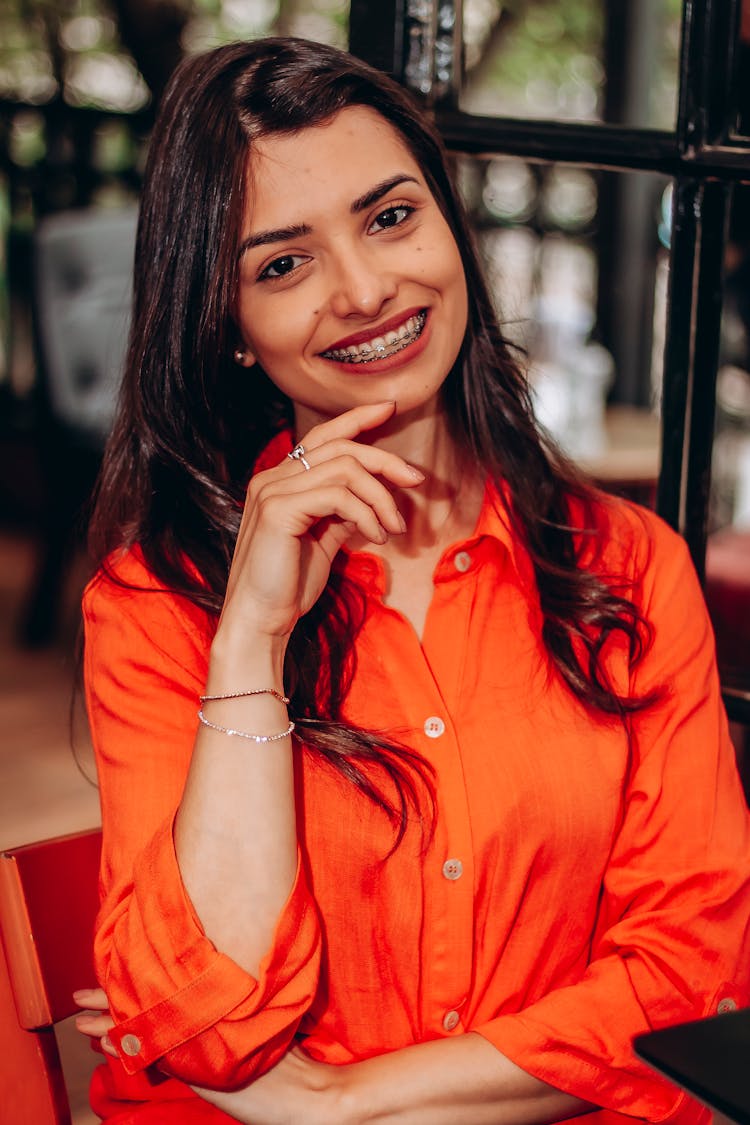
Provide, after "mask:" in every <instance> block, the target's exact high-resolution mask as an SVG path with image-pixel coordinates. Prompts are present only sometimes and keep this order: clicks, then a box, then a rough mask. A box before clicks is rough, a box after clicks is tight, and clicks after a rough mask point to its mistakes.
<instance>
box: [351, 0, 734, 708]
mask: <svg viewBox="0 0 750 1125" xmlns="http://www.w3.org/2000/svg"><path fill="white" fill-rule="evenodd" d="M622 2H624V3H627V2H628V0H622ZM438 8H439V10H440V19H441V23H442V25H443V27H444V28H450V27H451V26H452V27H453V28H454V32H453V34H454V37H455V38H454V51H453V55H454V60H456V61H455V65H454V68H453V72H452V75H451V77H450V80H449V81H448V82H447V83H446V82H445V80H444V78H442V80H441V79H437V78H436V79H435V80H434V81H433V83H432V89H431V90H427V91H423V96H424V97H425V100H426V101H428V102H431V103H432V108H433V110H434V114H435V119H436V122H437V125H438V127H439V129H440V132H441V134H442V136H443V138H444V140H445V142H446V145H447V147H448V149H449V151H451V152H454V153H456V154H466V155H472V156H477V155H482V156H495V155H501V154H502V155H512V156H518V157H523V158H525V159H527V160H530V161H545V162H548V161H549V162H552V161H559V162H563V163H566V164H570V165H578V166H580V167H585V168H589V169H594V170H600V169H601V170H605V171H617V172H629V171H630V172H632V171H652V172H659V173H662V174H663V175H665V176H668V177H669V178H670V179H671V180H672V182H673V185H674V190H673V198H672V237H671V245H670V262H669V287H668V295H667V312H666V335H665V350H664V367H663V388H662V402H661V426H662V451H661V468H660V473H659V481H658V487H657V498H656V508H657V511H658V512H659V514H660V515H661V516H662V517H663V518H664V519H665V520H666V521H667V522H668V523H669V524H670V525H671V526H672V527H674V528H675V529H676V530H677V531H678V532H679V533H680V534H681V535H682V536H683V537H684V538H685V540H686V542H687V544H688V547H689V550H690V553H691V555H692V558H693V562H694V564H695V566H696V569H697V571H698V574H699V575H700V577H701V578H702V579H703V578H704V577H705V553H706V539H707V534H708V504H709V489H710V480H711V453H712V446H713V437H714V421H715V409H716V377H717V371H718V361H719V333H720V325H721V314H722V284H723V262H724V251H725V243H726V237H727V225H728V218H729V212H730V207H731V203H732V191H733V187H734V185H735V184H736V183H737V182H745V183H750V137H744V136H739V135H737V134H736V132H735V124H736V114H737V81H738V76H737V67H736V58H737V50H738V43H739V21H740V8H741V0H683V11H682V29H681V46H680V59H679V92H678V108H677V120H676V124H675V128H674V129H673V130H671V131H668V130H654V129H648V128H628V127H621V126H612V125H606V124H575V123H566V122H561V121H539V120H528V119H519V118H513V117H479V116H476V115H472V114H470V113H466V112H463V111H462V110H460V109H459V107H458V88H459V81H460V64H459V62H458V61H457V60H459V59H460V49H461V44H460V38H459V37H460V31H456V30H455V29H460V27H461V14H462V12H461V8H462V5H461V0H455V2H453V3H450V2H447V0H439V4H433V9H434V12H433V17H432V18H433V21H434V24H435V26H433V28H432V29H431V30H432V35H433V40H434V34H435V31H436V25H437V18H438V15H437V12H438ZM411 10H412V9H411V8H410V6H409V0H380V2H379V3H378V5H377V8H376V6H375V5H373V4H371V3H370V2H369V0H352V3H351V12H350V50H351V51H352V52H353V53H354V54H356V55H358V56H359V57H361V58H364V59H366V60H367V61H368V62H370V63H372V64H374V65H375V66H378V67H379V68H380V69H382V70H385V71H387V72H388V73H390V74H392V75H393V76H394V77H395V78H396V79H397V80H399V81H401V82H403V83H404V84H405V85H409V84H410V83H409V82H408V81H407V79H406V67H407V63H408V58H407V55H408V47H407V45H408V42H409V35H410V34H411V35H412V36H413V34H414V27H413V26H412V25H413V22H414V21H413V20H412V19H411V17H410V11H411ZM428 30H429V29H428ZM428 39H429V36H428ZM443 46H444V50H443V58H445V45H443ZM433 75H435V69H434V68H433ZM676 596H679V594H677V595H676ZM723 695H724V701H725V703H726V706H727V712H728V714H729V717H730V718H731V719H734V720H736V721H738V722H742V723H750V691H749V690H747V685H742V686H741V687H736V686H734V685H731V686H730V685H724V689H723Z"/></svg>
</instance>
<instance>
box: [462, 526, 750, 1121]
mask: <svg viewBox="0 0 750 1125" xmlns="http://www.w3.org/2000/svg"><path fill="white" fill-rule="evenodd" d="M651 537H652V541H651V551H650V552H649V553H650V559H649V562H648V565H647V566H646V567H645V569H644V571H643V577H642V579H641V583H640V590H639V597H640V598H641V599H642V605H643V609H644V611H645V614H646V616H647V617H648V618H649V620H650V621H651V623H652V626H653V643H652V646H651V648H650V650H649V652H648V654H647V656H646V657H645V659H644V660H643V661H642V662H641V663H640V664H639V665H638V666H637V668H636V671H635V672H634V673H633V677H632V682H631V688H632V690H633V691H634V692H635V693H647V692H649V691H651V690H652V689H654V688H657V689H661V690H662V695H661V698H660V699H659V701H658V702H657V703H655V704H654V705H653V706H651V707H649V708H648V709H646V710H645V711H643V712H640V713H639V714H637V715H636V716H635V717H634V718H633V719H632V722H631V737H630V743H631V762H630V771H629V776H628V777H627V779H626V785H625V791H624V799H623V809H624V812H623V817H622V823H621V825H620V827H619V830H618V832H617V835H616V838H615V843H614V847H613V849H612V852H611V855H610V859H609V863H608V866H607V870H606V873H605V877H604V880H603V884H602V889H601V901H600V910H599V915H598V920H597V926H596V930H595V932H594V935H593V941H592V946H591V956H590V960H589V964H588V968H587V970H586V971H585V973H584V974H583V976H582V977H581V979H580V980H579V981H577V982H574V983H572V984H570V985H569V986H567V987H564V988H560V989H556V990H554V991H552V992H550V993H549V994H547V995H546V996H544V997H542V998H541V999H539V1000H538V1001H537V1002H536V1003H534V1004H531V1005H530V1006H529V1007H527V1008H526V1009H524V1010H523V1011H522V1012H520V1013H518V1014H513V1015H501V1016H499V1017H498V1018H497V1019H494V1020H491V1021H489V1022H487V1023H486V1024H484V1025H483V1026H481V1027H479V1028H476V1029H475V1030H477V1031H479V1032H480V1033H481V1034H482V1035H484V1036H485V1037H486V1038H487V1039H489V1040H490V1041H491V1042H492V1043H493V1044H494V1045H495V1046H496V1047H497V1048H498V1049H499V1050H500V1051H502V1052H503V1053H504V1054H506V1055H507V1056H508V1057H510V1058H511V1059H512V1060H513V1061H514V1062H516V1063H517V1064H518V1065H519V1066H521V1067H523V1068H524V1069H526V1070H528V1071H529V1072H531V1073H533V1074H535V1075H536V1076H537V1077H539V1078H541V1079H543V1080H545V1081H547V1082H549V1083H551V1084H552V1085H555V1086H558V1087H560V1088H562V1089H565V1090H568V1091H570V1092H572V1093H574V1094H576V1095H578V1096H579V1097H583V1098H586V1099H588V1100H590V1101H592V1102H594V1103H595V1104H597V1105H600V1106H604V1107H606V1108H608V1109H614V1110H622V1111H624V1112H627V1113H629V1114H632V1115H634V1116H639V1117H644V1118H647V1119H648V1120H652V1121H660V1120H664V1119H665V1118H667V1117H669V1116H670V1115H672V1114H675V1113H677V1112H678V1111H679V1110H680V1109H682V1111H683V1112H685V1108H686V1107H685V1104H684V1098H683V1096H682V1095H680V1093H679V1092H678V1090H677V1089H676V1087H674V1086H672V1084H670V1083H667V1082H666V1081H663V1080H661V1079H659V1078H657V1077H656V1075H655V1074H654V1073H653V1072H652V1071H651V1070H650V1068H648V1067H647V1066H645V1064H643V1063H641V1062H640V1061H639V1060H638V1059H636V1057H635V1055H634V1054H633V1051H632V1048H631V1041H632V1038H633V1036H635V1035H637V1034H640V1033H642V1032H645V1031H648V1030H650V1029H652V1028H656V1027H660V1026H665V1025H667V1024H672V1023H677V1022H680V1021H683V1020H690V1019H697V1018H700V1017H703V1016H707V1015H712V1014H715V1013H717V1012H721V1011H724V1010H731V1009H732V1008H734V1007H736V1006H744V1005H747V1004H748V1003H750V937H749V931H750V831H749V827H748V811H747V807H746V803H745V800H744V795H743V793H742V789H741V786H740V784H739V780H738V777H737V770H736V765H735V760H734V751H733V748H732V745H731V742H730V740H729V735H728V729H727V722H726V716H725V713H724V709H723V705H722V702H721V696H720V689H719V682H718V676H717V672H716V666H715V657H714V643H713V635H712V630H711V626H710V622H709V620H708V617H707V613H706V610H705V606H704V603H703V598H702V594H701V591H700V588H699V585H698V581H697V578H696V576H695V573H694V571H693V568H692V564H691V562H690V559H689V556H688V554H687V551H686V549H685V546H684V544H683V542H682V540H681V539H679V538H678V537H677V536H676V535H674V534H673V533H672V532H670V531H669V530H668V529H667V528H666V527H665V526H664V525H662V524H661V523H660V522H659V521H656V520H653V524H652V530H651ZM691 1112H692V1111H691ZM687 1117H688V1118H689V1117H690V1112H688V1113H687Z"/></svg>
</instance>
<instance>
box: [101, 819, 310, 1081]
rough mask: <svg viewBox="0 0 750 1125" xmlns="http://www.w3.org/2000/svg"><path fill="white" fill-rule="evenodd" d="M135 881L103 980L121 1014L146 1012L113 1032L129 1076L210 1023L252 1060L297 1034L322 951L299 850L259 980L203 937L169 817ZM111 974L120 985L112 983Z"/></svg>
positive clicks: (137, 872)
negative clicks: (284, 1037) (277, 1040)
mask: <svg viewBox="0 0 750 1125" xmlns="http://www.w3.org/2000/svg"><path fill="white" fill-rule="evenodd" d="M135 884H136V888H137V889H136V891H135V892H134V894H133V900H131V904H130V911H129V912H128V918H127V926H126V930H125V932H124V933H119V932H118V934H117V939H116V941H115V942H114V948H113V950H112V952H111V955H110V959H109V967H108V971H107V975H106V976H107V979H106V981H105V991H106V992H107V995H108V998H109V1000H110V1003H111V1004H112V1006H113V1011H114V1012H120V1011H121V1012H122V1013H123V1015H125V1013H126V1012H127V1010H128V1009H129V1010H130V1011H132V1010H133V1007H138V1008H139V1009H140V1010H139V1011H138V1013H137V1014H136V1015H134V1016H132V1017H129V1018H124V1019H122V1020H121V1021H118V1022H117V1025H116V1027H114V1028H113V1029H112V1031H111V1032H110V1039H111V1040H112V1042H113V1044H114V1045H115V1047H116V1049H117V1050H118V1053H119V1055H120V1058H121V1060H122V1063H123V1066H124V1068H125V1070H126V1071H127V1072H128V1073H130V1074H134V1073H136V1072H137V1071H140V1070H142V1069H143V1068H145V1067H147V1066H149V1065H151V1064H152V1063H154V1062H155V1061H156V1060H157V1059H161V1058H163V1056H165V1055H167V1054H168V1053H169V1052H170V1051H173V1050H174V1049H175V1048H178V1047H182V1045H183V1044H185V1043H187V1041H188V1040H192V1039H195V1038H196V1037H198V1036H200V1035H201V1033H203V1032H206V1031H208V1030H209V1029H215V1030H216V1031H218V1032H219V1033H220V1035H221V1037H222V1039H225V1040H226V1041H227V1042H226V1047H227V1048H229V1050H228V1053H229V1054H230V1055H231V1054H234V1053H235V1051H234V1050H233V1049H232V1048H231V1045H230V1041H231V1040H233V1039H236V1043H237V1052H238V1053H241V1054H242V1055H244V1056H245V1057H247V1056H249V1055H250V1054H252V1053H253V1051H257V1050H258V1049H260V1048H261V1047H262V1046H263V1045H264V1044H265V1043H267V1042H270V1041H271V1040H273V1039H275V1038H277V1037H278V1036H279V1035H280V1034H282V1033H283V1032H284V1031H285V1029H289V1036H290V1038H291V1036H292V1035H293V1034H294V1030H295V1029H296V1026H297V1024H298V1022H299V1020H300V1019H301V1017H302V1015H303V1014H304V1012H305V1011H306V1010H307V1008H308V1007H309V1005H310V1003H311V1001H312V998H313V996H314V994H315V990H316V987H317V982H318V971H319V955H320V930H319V925H318V918H317V913H316V911H315V907H314V905H313V903H312V899H311V896H310V893H309V890H308V888H307V883H306V880H305V877H304V872H303V868H302V865H301V862H300V857H299V854H298V859H297V872H296V875H295V880H294V884H293V886H292V889H291V891H290V894H289V897H288V899H287V902H286V904H285V906H284V908H283V910H282V912H281V915H280V917H279V921H278V924H277V927H276V931H275V933H274V937H273V941H272V944H271V948H270V949H269V952H268V953H267V954H266V956H265V957H264V959H263V961H262V962H261V965H260V968H259V973H258V977H257V978H256V977H254V976H253V975H252V974H250V973H248V972H246V971H245V970H244V969H243V968H241V967H240V966H239V965H238V964H237V963H236V962H235V961H234V960H232V958H230V957H228V956H227V955H226V954H223V953H220V952H219V951H218V950H217V949H216V948H215V946H214V945H213V944H212V942H211V941H209V939H208V938H207V937H206V936H205V934H204V932H203V929H202V927H201V924H200V921H199V919H198V917H197V915H196V914H195V911H194V909H193V906H192V904H191V902H190V899H189V897H188V895H187V892H186V891H185V888H184V885H183V883H182V879H181V875H180V871H179V867H178V865H177V858H176V855H175V850H174V842H173V838H172V823H171V821H170V822H169V823H168V824H166V825H165V826H163V828H162V829H160V831H159V832H158V833H157V834H156V836H155V837H154V839H153V840H152V843H151V844H150V846H149V847H148V848H147V849H146V851H145V852H144V854H143V855H142V857H141V858H140V859H139V861H138V863H137V864H136V871H135ZM140 888H147V890H145V891H142V890H140ZM136 931H137V932H136ZM138 939H140V940H138ZM118 946H119V947H120V948H123V949H124V950H125V953H124V954H123V955H119V954H118V953H117V947H118ZM165 950H166V951H168V954H167V956H165V954H164V951H165ZM113 979H114V980H116V981H117V982H118V985H119V987H114V986H110V984H109V981H110V980H113ZM110 989H111V992H110ZM223 1021H225V1023H226V1027H225V1028H224V1029H222V1027H221V1025H222V1023H223ZM250 1021H254V1024H255V1029H254V1030H253V1026H252V1025H251V1022H250ZM240 1024H241V1025H242V1026H241V1027H240V1026H239V1025H240ZM233 1029H235V1031H234V1035H232V1030H233ZM222 1031H224V1032H225V1034H222ZM240 1044H241V1047H240ZM182 1053H183V1052H181V1054H182ZM197 1053H198V1054H200V1053H201V1052H200V1050H199V1051H198V1052H197ZM221 1053H222V1054H224V1053H225V1051H224V1050H222V1052H221Z"/></svg>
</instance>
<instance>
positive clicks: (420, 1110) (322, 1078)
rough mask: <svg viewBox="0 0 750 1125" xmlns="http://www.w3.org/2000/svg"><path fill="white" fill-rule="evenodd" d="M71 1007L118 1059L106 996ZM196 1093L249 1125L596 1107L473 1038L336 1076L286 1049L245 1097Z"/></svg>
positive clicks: (527, 1115) (417, 1122) (485, 1118)
mask: <svg viewBox="0 0 750 1125" xmlns="http://www.w3.org/2000/svg"><path fill="white" fill-rule="evenodd" d="M74 998H75V1000H76V1002H77V1003H79V1004H80V1005H81V1006H82V1007H89V1008H92V1009H94V1011H89V1012H86V1013H84V1014H82V1015H80V1016H78V1017H77V1020H76V1023H77V1025H78V1028H79V1030H80V1031H82V1032H83V1033H84V1034H86V1035H91V1036H94V1037H96V1038H99V1039H100V1042H101V1046H102V1050H104V1051H105V1052H107V1053H109V1054H114V1055H115V1057H116V1052H115V1051H114V1049H113V1048H112V1046H111V1044H110V1042H109V1038H108V1032H109V1030H110V1029H111V1026H112V1021H111V1019H110V1017H109V1014H108V1013H107V1012H105V1011H104V1009H105V1008H106V1005H107V998H106V996H105V995H104V993H103V992H102V991H101V990H82V991H81V992H79V993H76V994H75V997H74ZM100 1012H103V1014H98V1013H100ZM196 1092H197V1093H198V1094H200V1095H201V1096H202V1097H203V1098H204V1099H205V1100H206V1101H209V1102H211V1104H212V1105H215V1106H217V1107H218V1108H219V1109H222V1110H224V1112H225V1113H228V1114H229V1115H230V1116H232V1117H234V1118H235V1120H238V1121H241V1122H247V1125H283V1123H284V1122H287V1121H289V1120H294V1121H298V1120H304V1121H305V1122H306V1123H307V1125H317V1123H318V1122H319V1123H320V1125H330V1122H332V1121H335V1122H336V1123H337V1125H377V1123H383V1125H385V1123H387V1122H393V1123H394V1125H395V1123H397V1122H398V1123H401V1125H455V1122H456V1121H461V1122H462V1123H464V1125H484V1123H485V1122H486V1123H487V1125H502V1123H503V1122H504V1121H506V1120H507V1121H508V1122H512V1125H542V1123H546V1122H551V1121H559V1120H562V1119H563V1118H565V1117H569V1116H571V1115H572V1114H579V1113H585V1112H588V1111H589V1110H591V1109H592V1108H594V1107H592V1106H590V1105H587V1104H586V1103H585V1102H581V1101H580V1100H579V1099H576V1098H572V1097H570V1095H568V1094H563V1093H562V1092H561V1091H560V1090H556V1089H554V1088H553V1087H551V1086H548V1085H546V1084H545V1083H544V1082H540V1081H539V1080H538V1079H536V1078H533V1077H531V1075H529V1074H526V1073H525V1072H524V1071H522V1070H520V1069H519V1068H518V1067H516V1066H514V1064H513V1063H511V1062H510V1061H509V1060H508V1059H505V1058H503V1056H501V1055H500V1054H499V1053H498V1052H497V1051H496V1050H495V1049H494V1048H493V1047H491V1046H490V1045H489V1043H487V1042H486V1040H484V1039H482V1038H481V1036H478V1035H475V1034H474V1033H472V1032H469V1033H468V1034H466V1035H462V1036H460V1037H459V1038H456V1039H444V1040H435V1041H433V1042H431V1043H422V1044H419V1045H417V1046H414V1047H407V1048H404V1049H403V1050H400V1051H394V1052H392V1053H390V1054H386V1055H381V1056H379V1057H377V1058H372V1059H368V1060H367V1061H365V1062H361V1063H353V1064H351V1065H349V1066H339V1067H336V1066H327V1065H325V1064H322V1063H317V1062H315V1061H313V1060H312V1059H311V1058H310V1057H309V1056H308V1055H306V1054H305V1053H304V1051H302V1050H301V1049H300V1048H293V1049H292V1050H291V1051H289V1052H288V1053H287V1054H286V1055H285V1056H284V1058H283V1059H282V1060H281V1062H279V1063H278V1064H277V1066H276V1067H274V1068H273V1069H272V1070H271V1071H269V1072H267V1073H266V1074H265V1075H263V1076H262V1077H261V1078H259V1079H257V1080H256V1081H255V1082H253V1083H252V1084H251V1085H249V1086H248V1087H246V1088H245V1089H243V1090H237V1091H233V1092H230V1093H225V1092H219V1091H216V1090H207V1089H198V1088H196Z"/></svg>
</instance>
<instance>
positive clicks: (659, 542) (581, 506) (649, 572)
mask: <svg viewBox="0 0 750 1125" xmlns="http://www.w3.org/2000/svg"><path fill="white" fill-rule="evenodd" d="M570 515H571V522H572V524H573V527H574V529H575V534H576V537H577V540H578V543H579V547H580V553H581V565H582V566H584V567H585V568H586V569H590V570H593V571H595V572H596V573H599V574H600V575H601V576H602V577H604V578H606V577H607V576H610V577H613V578H617V577H621V578H623V579H627V580H629V581H630V582H632V583H634V584H638V585H642V584H644V583H645V584H646V585H648V584H649V579H650V578H652V577H653V576H654V575H655V574H658V573H659V572H660V571H662V570H664V569H665V568H666V569H667V570H668V569H670V568H671V567H673V566H677V567H679V568H682V567H684V566H685V565H686V564H687V565H689V566H690V565H692V564H690V560H689V554H688V550H687V546H686V544H685V541H684V540H683V539H682V537H681V536H680V535H678V534H677V532H676V531H674V530H673V529H672V528H671V527H670V526H669V524H667V523H666V522H665V521H664V520H663V519H662V518H661V517H660V516H658V515H657V514H656V512H652V511H650V510H649V509H648V508H644V507H642V506H641V505H640V504H635V503H633V502H631V501H628V500H624V499H622V498H620V497H616V496H610V495H608V494H607V493H603V492H597V491H595V492H593V493H592V494H591V498H590V499H589V500H587V501H583V500H581V499H579V498H577V497H575V498H573V499H572V500H571V502H570Z"/></svg>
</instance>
